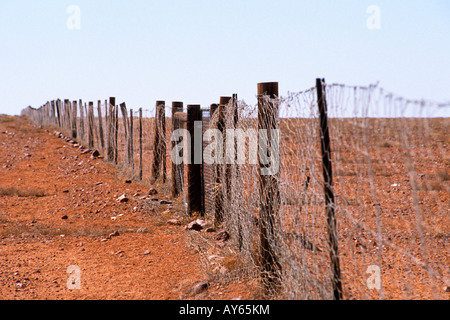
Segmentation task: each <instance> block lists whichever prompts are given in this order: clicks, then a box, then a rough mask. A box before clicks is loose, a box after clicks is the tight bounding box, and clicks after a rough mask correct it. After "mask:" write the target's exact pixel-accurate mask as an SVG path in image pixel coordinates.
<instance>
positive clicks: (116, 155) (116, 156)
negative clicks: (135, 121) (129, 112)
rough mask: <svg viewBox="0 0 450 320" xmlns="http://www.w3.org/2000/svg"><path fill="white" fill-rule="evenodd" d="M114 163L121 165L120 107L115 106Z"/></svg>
mask: <svg viewBox="0 0 450 320" xmlns="http://www.w3.org/2000/svg"><path fill="white" fill-rule="evenodd" d="M114 163H115V164H116V165H117V164H118V163H119V106H115V112H114Z"/></svg>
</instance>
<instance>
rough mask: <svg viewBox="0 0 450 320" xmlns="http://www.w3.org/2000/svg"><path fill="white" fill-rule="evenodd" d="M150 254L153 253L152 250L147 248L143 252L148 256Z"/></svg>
mask: <svg viewBox="0 0 450 320" xmlns="http://www.w3.org/2000/svg"><path fill="white" fill-rule="evenodd" d="M149 254H151V252H150V250H145V251H144V253H143V255H144V256H147V255H149Z"/></svg>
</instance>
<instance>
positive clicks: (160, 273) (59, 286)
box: [0, 116, 255, 300]
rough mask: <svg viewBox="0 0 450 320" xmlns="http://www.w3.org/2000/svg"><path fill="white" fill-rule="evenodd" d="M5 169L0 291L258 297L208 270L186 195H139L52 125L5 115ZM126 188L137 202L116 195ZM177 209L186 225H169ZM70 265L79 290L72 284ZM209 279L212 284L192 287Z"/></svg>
mask: <svg viewBox="0 0 450 320" xmlns="http://www.w3.org/2000/svg"><path fill="white" fill-rule="evenodd" d="M0 176H1V180H0V191H2V192H1V194H0V299H4V300H12V299H26V300H32V299H38V300H42V299H52V300H53V299H62V300H68V299H89V300H99V299H127V300H128V299H135V300H141V299H151V300H160V299H234V298H242V299H252V298H254V297H255V293H254V292H255V290H254V286H252V284H254V283H253V282H249V281H245V280H243V279H242V278H241V279H239V278H234V279H231V280H228V281H223V278H217V277H211V273H210V272H209V271H208V270H207V268H205V267H204V265H203V263H202V262H201V259H200V253H199V252H198V251H197V250H195V249H194V247H193V246H192V245H191V244H190V242H189V239H190V237H187V236H186V235H187V233H189V232H196V231H186V230H185V229H184V224H185V223H187V222H189V220H186V217H184V215H183V214H182V212H181V210H180V208H181V206H180V205H179V203H178V202H179V201H178V202H177V201H174V204H173V205H167V204H160V203H159V202H154V201H151V199H150V198H149V199H142V197H143V196H145V195H147V192H148V190H149V188H150V186H149V185H147V184H145V183H135V182H133V183H131V184H129V183H125V178H121V177H120V174H118V172H117V170H116V168H115V167H114V166H112V165H111V164H108V163H106V162H104V161H103V160H102V159H91V158H90V154H82V153H81V151H80V150H79V149H78V148H73V147H72V146H70V145H69V144H68V143H66V142H65V141H64V140H62V139H59V138H57V137H56V136H55V135H54V134H53V131H48V130H45V129H38V128H36V127H33V126H32V125H31V124H30V123H29V122H28V121H27V120H26V119H24V118H20V117H5V116H2V117H1V119H0ZM124 193H126V194H127V196H128V197H129V198H130V201H129V202H128V203H119V202H117V201H116V199H117V197H119V196H120V195H122V194H124ZM157 197H158V199H159V200H161V199H168V200H171V199H170V197H169V196H168V195H167V194H164V193H163V192H160V193H159V194H158V195H157ZM114 217H115V218H114ZM173 217H177V218H178V219H180V221H181V222H182V223H181V224H180V225H169V224H168V223H167V221H168V220H169V219H170V218H173ZM115 231H117V232H118V235H117V236H112V237H108V236H109V235H110V234H111V233H113V232H115ZM222 246H223V244H222ZM73 265H76V266H78V267H79V269H80V272H81V273H80V281H81V282H80V289H73V290H69V288H68V286H67V282H68V279H69V277H70V276H71V275H72V274H70V273H67V271H68V267H69V266H73ZM203 280H208V281H209V282H210V287H209V288H208V289H207V290H206V291H204V292H202V293H199V294H195V293H194V292H193V290H192V289H193V287H194V286H195V284H196V283H198V282H200V281H203Z"/></svg>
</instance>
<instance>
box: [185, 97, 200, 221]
mask: <svg viewBox="0 0 450 320" xmlns="http://www.w3.org/2000/svg"><path fill="white" fill-rule="evenodd" d="M201 125H202V111H201V108H200V105H188V106H187V130H188V132H189V134H190V139H191V141H190V142H191V144H190V145H191V150H189V151H190V152H189V158H190V159H189V163H188V172H187V178H188V183H187V184H188V192H187V198H188V214H189V215H190V216H193V215H194V213H200V215H201V216H203V215H204V208H203V194H202V185H203V184H202V164H201V163H202V158H203V141H202V140H203V139H202V138H203V135H202V130H201ZM199 127H200V128H199Z"/></svg>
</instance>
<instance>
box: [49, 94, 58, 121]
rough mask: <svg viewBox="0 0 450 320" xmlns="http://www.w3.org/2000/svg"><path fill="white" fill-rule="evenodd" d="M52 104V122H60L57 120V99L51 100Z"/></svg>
mask: <svg viewBox="0 0 450 320" xmlns="http://www.w3.org/2000/svg"><path fill="white" fill-rule="evenodd" d="M50 105H51V113H52V122H53V124H55V125H56V124H57V122H58V120H57V118H56V110H55V109H56V107H55V100H52V101H51V102H50Z"/></svg>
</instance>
